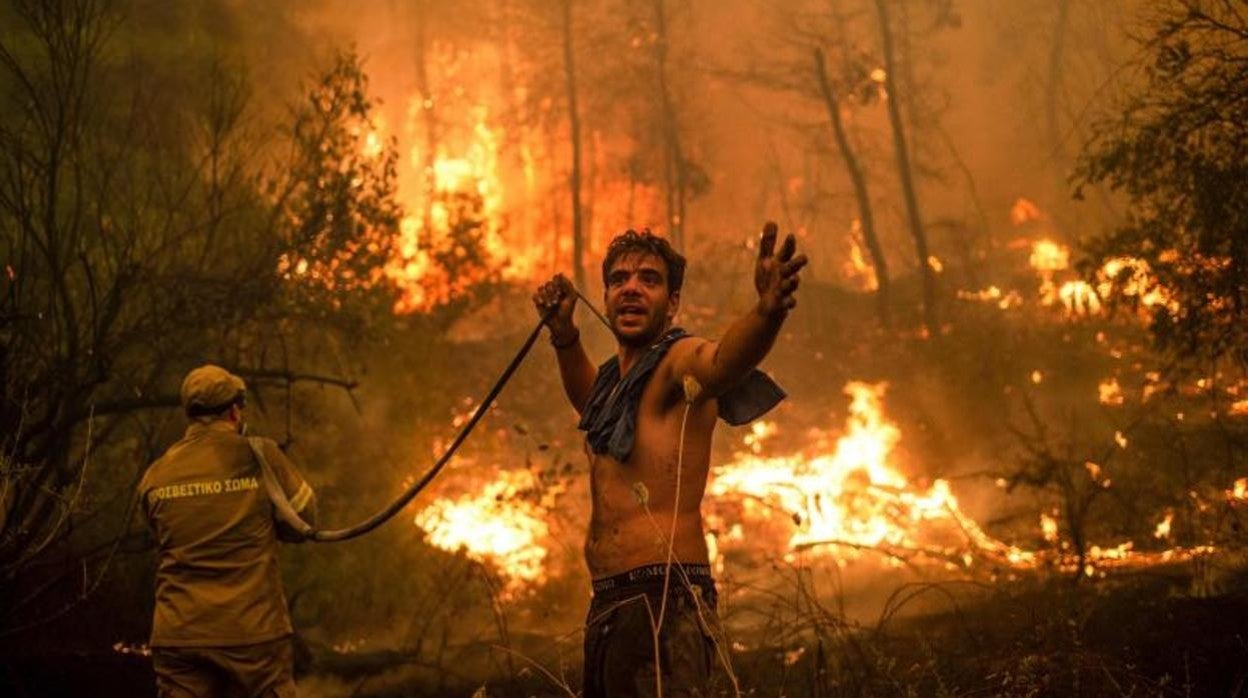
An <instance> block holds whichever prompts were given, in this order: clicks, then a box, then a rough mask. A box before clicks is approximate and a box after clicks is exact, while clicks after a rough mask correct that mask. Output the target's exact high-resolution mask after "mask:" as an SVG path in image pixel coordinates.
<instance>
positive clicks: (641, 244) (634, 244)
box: [602, 228, 685, 293]
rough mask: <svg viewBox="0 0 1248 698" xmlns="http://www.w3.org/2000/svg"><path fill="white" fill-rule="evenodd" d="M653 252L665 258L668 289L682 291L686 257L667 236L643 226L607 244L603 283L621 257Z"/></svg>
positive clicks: (603, 262) (630, 229)
mask: <svg viewBox="0 0 1248 698" xmlns="http://www.w3.org/2000/svg"><path fill="white" fill-rule="evenodd" d="M637 253H641V254H652V255H655V256H657V257H658V258H659V259H662V260H663V263H664V264H665V265H667V290H668V292H669V293H676V292H678V291H680V288H681V286H683V285H684V284H685V258H684V256H683V255H681V254H680V253H679V252H677V251H676V250H675V248H673V247H672V243H670V242H668V241H667V238H663V237H659V236H658V235H655V234H654V233H652V232H650V229H649V228H643V229H642V231H641V232H640V233H639V232H637V231H636V230H633V229H632V228H629V229H628V230H626V231H624V232H622V233H620V234H619V235H616V236H615V239H613V240H612V241H611V244H610V245H608V246H607V254H606V256H605V257H603V258H602V283H603V285H606V283H607V275H608V274H610V273H611V267H612V266H613V265H614V264H615V263H616V262H617V261H618V260H619V259H620V258H621V257H624V256H626V255H630V254H637Z"/></svg>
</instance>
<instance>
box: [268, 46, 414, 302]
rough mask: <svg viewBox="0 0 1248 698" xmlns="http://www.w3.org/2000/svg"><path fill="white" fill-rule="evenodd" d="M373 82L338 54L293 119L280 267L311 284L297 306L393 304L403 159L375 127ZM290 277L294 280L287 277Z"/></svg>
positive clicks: (351, 58)
mask: <svg viewBox="0 0 1248 698" xmlns="http://www.w3.org/2000/svg"><path fill="white" fill-rule="evenodd" d="M373 106H374V105H373V101H372V99H371V98H370V97H369V96H368V77H367V76H366V75H365V73H364V68H363V66H362V64H361V62H360V59H359V57H358V56H357V55H356V54H355V53H354V51H347V52H343V53H339V54H338V55H337V56H335V58H334V61H333V65H332V66H331V67H330V68H329V70H327V71H326V72H325V73H324V74H322V75H321V76H320V77H319V78H318V80H317V81H316V82H315V84H313V85H312V86H311V87H310V88H309V89H308V91H307V94H306V95H305V96H304V101H303V103H302V104H301V105H300V107H299V108H298V109H296V111H295V113H294V115H293V122H294V123H293V127H292V129H291V132H290V140H291V145H292V147H293V151H294V153H293V156H292V158H291V166H290V170H289V174H288V175H287V177H286V179H285V180H284V181H283V183H282V186H284V191H283V192H282V195H281V197H280V199H279V204H278V205H279V207H280V211H281V217H280V219H279V226H280V233H279V234H280V236H281V238H282V242H283V244H284V246H285V249H284V251H283V256H282V259H281V267H282V268H283V269H285V270H287V271H288V272H293V276H296V277H300V278H302V279H305V280H307V281H308V283H302V284H297V285H296V286H295V288H296V289H298V291H300V292H301V293H297V294H296V296H297V297H296V301H302V302H303V304H305V305H308V306H309V307H311V308H320V309H324V310H328V309H329V308H330V307H331V306H332V307H338V306H340V305H341V303H342V302H343V301H346V300H350V299H351V298H352V297H353V296H357V295H359V294H360V292H372V293H376V294H379V295H381V296H382V298H383V299H389V297H390V295H391V290H390V288H389V286H388V284H387V283H386V279H385V276H384V270H385V266H386V262H387V261H388V260H389V259H390V256H391V254H392V243H393V240H394V239H395V236H396V235H397V233H398V226H399V217H400V209H399V206H398V203H397V202H396V201H395V199H394V194H395V175H396V170H395V166H396V161H397V158H398V156H397V154H396V152H395V149H394V143H393V140H391V141H390V142H382V141H381V140H380V139H379V137H378V136H377V135H376V134H375V133H374V131H373V128H374V125H373V123H372V120H371V113H372V110H373ZM286 276H287V278H290V277H291V276H292V273H287V275H286Z"/></svg>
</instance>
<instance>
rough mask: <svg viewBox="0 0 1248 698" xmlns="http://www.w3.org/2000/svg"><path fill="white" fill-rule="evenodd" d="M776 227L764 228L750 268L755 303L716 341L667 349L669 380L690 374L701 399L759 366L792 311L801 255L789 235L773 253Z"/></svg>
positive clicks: (715, 394)
mask: <svg viewBox="0 0 1248 698" xmlns="http://www.w3.org/2000/svg"><path fill="white" fill-rule="evenodd" d="M776 232H777V231H776V224H775V223H768V224H767V225H766V226H764V227H763V235H762V238H761V239H760V240H759V244H758V261H757V262H756V263H755V266H754V288H755V289H756V290H757V291H758V303H757V304H756V305H755V306H754V307H753V308H751V309H750V310H749V311H748V312H746V313H745V314H744V315H742V316H741V317H739V318H737V319H736V321H734V322H733V323H732V325H731V326H729V328H728V331H727V332H726V333H724V337H723V339H721V340H719V341H718V342H710V341H692V342H680V343H678V344H677V345H676V346H675V347H673V348H672V364H671V366H672V371H673V376H672V378H673V379H674V380H677V381H679V380H681V379H683V377H684V376H686V375H692V376H693V377H694V378H696V379H697V381H698V383H699V384H700V385H701V387H702V392H701V394H700V397H701V399H704V400H709V399H711V398H715V397H719V396H720V395H722V394H723V393H724V392H726V391H727V390H728V389H729V388H731V387H732V386H734V385H736V384H737V383H738V382H739V381H741V379H743V378H745V376H746V374H747V373H749V371H750V370H751V369H753V368H754V367H755V366H757V365H758V363H759V362H760V361H762V360H763V357H765V356H767V352H769V351H771V347H772V345H773V344H775V341H776V336H777V335H778V334H780V328H781V327H782V326H783V325H784V320H785V318H786V317H787V316H788V314H789V311H790V310H792V309H793V308H794V307H796V306H797V297H796V295H795V294H796V292H797V286H798V272H800V271H801V270H802V267H804V266H806V263H807V261H808V260H807V259H806V255H804V254H802V255H798V254H795V253H796V252H797V240H796V239H795V238H794V237H793V235H791V234H790V235H788V236H787V237H785V239H784V244H782V245H781V246H780V250H779V251H777V250H776V236H777V235H776Z"/></svg>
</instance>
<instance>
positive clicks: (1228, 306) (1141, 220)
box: [1076, 0, 1248, 359]
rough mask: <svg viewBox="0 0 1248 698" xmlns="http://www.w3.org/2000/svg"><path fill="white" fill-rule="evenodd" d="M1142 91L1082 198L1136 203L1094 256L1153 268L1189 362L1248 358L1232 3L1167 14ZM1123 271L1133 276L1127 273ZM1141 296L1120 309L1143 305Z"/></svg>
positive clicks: (1177, 5)
mask: <svg viewBox="0 0 1248 698" xmlns="http://www.w3.org/2000/svg"><path fill="white" fill-rule="evenodd" d="M1142 44H1143V45H1142V48H1143V50H1144V52H1145V56H1146V57H1147V61H1148V65H1147V66H1146V68H1145V70H1144V75H1145V78H1146V80H1145V81H1144V84H1143V85H1141V86H1140V87H1138V88H1136V89H1135V90H1133V91H1132V93H1131V94H1130V95H1129V96H1128V97H1127V98H1126V100H1125V102H1124V103H1123V104H1122V111H1121V113H1120V114H1117V115H1114V116H1112V117H1111V118H1107V119H1105V120H1104V121H1102V122H1101V123H1100V124H1099V125H1098V127H1097V128H1096V130H1095V136H1094V138H1093V140H1092V142H1091V143H1090V144H1089V146H1088V148H1087V149H1086V151H1085V152H1084V154H1083V156H1082V159H1081V162H1080V166H1079V168H1078V171H1077V175H1076V179H1077V182H1078V184H1079V186H1080V187H1082V186H1084V185H1089V184H1107V185H1108V186H1109V187H1110V188H1112V189H1114V190H1116V191H1119V192H1122V193H1123V194H1125V195H1126V197H1127V199H1128V201H1129V202H1130V211H1129V214H1128V216H1127V220H1126V222H1125V224H1123V225H1122V226H1121V227H1120V228H1119V229H1118V230H1116V231H1114V232H1113V233H1112V234H1109V235H1107V236H1104V237H1102V238H1101V239H1099V240H1096V241H1095V242H1094V243H1093V245H1092V246H1091V251H1092V261H1093V262H1094V263H1095V265H1096V266H1098V267H1099V266H1100V264H1101V263H1102V262H1103V261H1105V260H1106V259H1108V258H1112V257H1115V256H1129V257H1136V258H1139V259H1142V260H1144V261H1145V262H1147V264H1148V266H1149V268H1151V270H1152V273H1153V274H1155V276H1156V282H1157V283H1158V284H1159V285H1160V286H1161V287H1163V288H1164V289H1165V290H1166V292H1167V294H1168V295H1169V296H1170V297H1171V298H1172V299H1173V300H1174V301H1176V302H1177V308H1167V307H1166V306H1165V305H1164V304H1160V305H1154V306H1153V307H1152V308H1151V317H1152V329H1153V331H1154V334H1155V337H1156V339H1157V341H1158V342H1159V344H1160V345H1161V346H1163V347H1165V348H1167V349H1170V350H1173V351H1175V352H1178V353H1179V354H1182V355H1186V356H1193V355H1203V356H1222V355H1227V354H1233V355H1236V356H1238V357H1239V358H1241V359H1243V358H1245V357H1246V356H1248V355H1246V354H1245V352H1248V323H1246V322H1245V320H1248V317H1246V316H1245V313H1246V312H1248V237H1245V235H1244V231H1245V230H1248V17H1246V16H1245V15H1244V13H1243V10H1242V7H1241V8H1237V7H1236V3H1232V2H1229V1H1223V0H1179V1H1176V2H1171V3H1169V4H1168V5H1167V6H1166V7H1165V8H1164V9H1163V10H1160V11H1159V12H1158V15H1157V16H1156V17H1155V18H1154V20H1153V22H1152V34H1151V36H1149V37H1147V38H1146V39H1145V40H1144V41H1143V42H1142ZM1129 273H1131V272H1130V271H1125V272H1124V274H1129ZM1138 298H1139V297H1138V295H1136V296H1131V297H1125V298H1124V297H1123V296H1122V295H1121V294H1119V295H1118V300H1126V301H1128V302H1137V301H1138Z"/></svg>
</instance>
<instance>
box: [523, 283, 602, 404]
mask: <svg viewBox="0 0 1248 698" xmlns="http://www.w3.org/2000/svg"><path fill="white" fill-rule="evenodd" d="M533 305H534V306H536V307H537V312H538V314H539V315H540V316H542V317H543V318H545V321H546V327H547V328H549V330H550V343H551V345H552V346H554V348H555V356H556V357H557V358H558V359H559V377H560V378H562V379H563V392H564V394H566V395H567V396H568V402H570V403H572V407H573V408H574V409H575V410H576V413H577V414H580V413H581V412H583V411H584V410H585V404H586V403H588V402H589V393H590V391H591V390H592V389H593V387H594V377H595V376H596V375H597V373H598V371H597V369H595V368H594V365H593V363H591V362H590V360H589V356H588V355H587V354H586V353H585V347H584V346H582V345H581V331H580V330H579V329H578V328H577V327H576V323H575V321H573V319H572V311H573V310H575V309H576V289H575V288H574V287H573V286H572V282H571V281H568V279H567V277H565V276H564V275H563V274H556V275H555V276H554V278H552V279H551V280H550V281H547V282H546V283H544V284H542V286H541V288H539V289H537V293H535V294H533Z"/></svg>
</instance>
